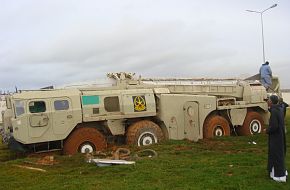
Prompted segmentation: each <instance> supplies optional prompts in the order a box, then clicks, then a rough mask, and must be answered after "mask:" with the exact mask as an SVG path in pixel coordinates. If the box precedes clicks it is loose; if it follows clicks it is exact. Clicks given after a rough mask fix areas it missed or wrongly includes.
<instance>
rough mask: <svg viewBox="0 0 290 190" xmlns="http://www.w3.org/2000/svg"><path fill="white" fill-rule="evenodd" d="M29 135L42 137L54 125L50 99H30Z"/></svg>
mask: <svg viewBox="0 0 290 190" xmlns="http://www.w3.org/2000/svg"><path fill="white" fill-rule="evenodd" d="M28 120H29V121H28V122H29V130H28V131H29V132H28V133H29V136H30V137H41V136H42V135H43V134H44V133H45V132H46V131H47V130H48V129H49V128H50V127H51V125H52V121H51V107H50V102H49V100H48V99H35V100H29V101H28Z"/></svg>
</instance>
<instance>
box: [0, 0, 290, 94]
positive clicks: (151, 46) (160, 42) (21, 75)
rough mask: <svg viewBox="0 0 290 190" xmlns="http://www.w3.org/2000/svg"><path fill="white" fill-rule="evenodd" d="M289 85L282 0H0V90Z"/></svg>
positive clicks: (289, 30) (288, 5)
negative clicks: (121, 84)
mask: <svg viewBox="0 0 290 190" xmlns="http://www.w3.org/2000/svg"><path fill="white" fill-rule="evenodd" d="M275 3H277V4H278V6H277V7H275V8H273V9H270V10H268V11H266V12H265V13H264V14H263V18H264V35H265V54H266V60H269V62H270V66H271V68H272V71H273V73H274V75H277V76H279V77H280V80H281V83H282V87H283V88H290V80H289V74H290V69H289V64H290V1H289V0H280V1H272V0H231V1H230V0H218V1H217V0H199V1H197V0H121V1H120V0H106V1H100V0H75V1H74V0H0V66H1V67H0V84H1V85H0V89H4V90H5V89H6V90H7V89H10V90H11V89H14V87H15V86H17V87H18V88H19V89H31V88H40V87H44V86H48V85H62V84H68V83H74V82H79V81H92V80H96V79H97V78H104V77H105V75H106V73H107V72H119V71H127V72H135V73H136V74H137V75H142V76H144V77H177V76H178V77H218V78H221V77H223V78H227V77H243V76H249V75H254V74H257V73H258V70H259V67H260V65H261V64H262V62H263V59H262V58H263V57H262V40H261V22H260V16H259V14H256V13H250V12H246V11H245V10H246V9H251V10H257V11H262V10H264V9H266V8H268V7H270V6H271V5H273V4H275Z"/></svg>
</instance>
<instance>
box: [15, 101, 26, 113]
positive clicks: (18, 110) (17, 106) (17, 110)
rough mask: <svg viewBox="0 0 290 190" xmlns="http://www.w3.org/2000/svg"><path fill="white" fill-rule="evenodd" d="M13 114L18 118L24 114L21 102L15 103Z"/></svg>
mask: <svg viewBox="0 0 290 190" xmlns="http://www.w3.org/2000/svg"><path fill="white" fill-rule="evenodd" d="M15 113H16V116H20V115H22V114H24V113H25V109H24V102H23V101H20V100H16V101H15Z"/></svg>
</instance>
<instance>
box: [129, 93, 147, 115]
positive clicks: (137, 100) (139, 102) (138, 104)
mask: <svg viewBox="0 0 290 190" xmlns="http://www.w3.org/2000/svg"><path fill="white" fill-rule="evenodd" d="M132 98H133V103H134V112H141V111H146V100H145V96H132Z"/></svg>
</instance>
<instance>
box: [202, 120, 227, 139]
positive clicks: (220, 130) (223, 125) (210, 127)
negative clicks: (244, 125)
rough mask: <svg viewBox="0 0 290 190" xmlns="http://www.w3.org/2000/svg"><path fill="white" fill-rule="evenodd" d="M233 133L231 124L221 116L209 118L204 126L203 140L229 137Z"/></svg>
mask: <svg viewBox="0 0 290 190" xmlns="http://www.w3.org/2000/svg"><path fill="white" fill-rule="evenodd" d="M230 133H231V131H230V126H229V122H228V121H227V120H226V119H225V118H223V117H222V116H219V115H212V116H209V117H208V118H207V119H206V120H205V122H204V125H203V138H206V139H208V138H213V137H216V136H229V135H230Z"/></svg>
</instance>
